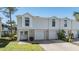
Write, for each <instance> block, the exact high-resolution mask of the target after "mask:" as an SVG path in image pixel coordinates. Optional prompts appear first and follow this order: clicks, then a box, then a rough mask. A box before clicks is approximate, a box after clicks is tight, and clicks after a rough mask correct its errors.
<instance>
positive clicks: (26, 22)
mask: <svg viewBox="0 0 79 59" xmlns="http://www.w3.org/2000/svg"><path fill="white" fill-rule="evenodd" d="M25 26H29V18H28V17H25Z"/></svg>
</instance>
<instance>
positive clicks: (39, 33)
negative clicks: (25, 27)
mask: <svg viewBox="0 0 79 59" xmlns="http://www.w3.org/2000/svg"><path fill="white" fill-rule="evenodd" d="M35 38H36V40H43V39H44V31H35Z"/></svg>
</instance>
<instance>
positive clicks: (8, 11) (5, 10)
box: [0, 7, 17, 35]
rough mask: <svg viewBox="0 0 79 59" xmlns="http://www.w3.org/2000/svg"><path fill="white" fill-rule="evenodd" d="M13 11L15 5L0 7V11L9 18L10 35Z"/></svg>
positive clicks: (15, 9)
mask: <svg viewBox="0 0 79 59" xmlns="http://www.w3.org/2000/svg"><path fill="white" fill-rule="evenodd" d="M15 11H17V8H16V7H2V8H0V12H2V13H3V14H4V15H5V16H6V17H7V18H9V19H10V26H11V35H12V23H11V21H12V14H14V13H15Z"/></svg>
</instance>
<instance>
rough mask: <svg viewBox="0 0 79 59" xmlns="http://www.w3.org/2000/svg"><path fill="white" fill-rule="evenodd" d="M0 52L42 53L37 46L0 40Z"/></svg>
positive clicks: (40, 48) (41, 49)
mask: <svg viewBox="0 0 79 59" xmlns="http://www.w3.org/2000/svg"><path fill="white" fill-rule="evenodd" d="M0 51H43V48H42V47H40V46H39V44H30V43H28V44H19V42H16V41H11V42H10V41H7V40H0Z"/></svg>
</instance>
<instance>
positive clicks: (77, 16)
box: [73, 12, 79, 21]
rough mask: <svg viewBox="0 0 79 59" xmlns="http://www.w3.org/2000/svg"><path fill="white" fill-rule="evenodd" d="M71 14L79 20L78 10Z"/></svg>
mask: <svg viewBox="0 0 79 59" xmlns="http://www.w3.org/2000/svg"><path fill="white" fill-rule="evenodd" d="M73 16H74V17H75V19H76V20H77V21H79V12H74V13H73Z"/></svg>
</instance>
